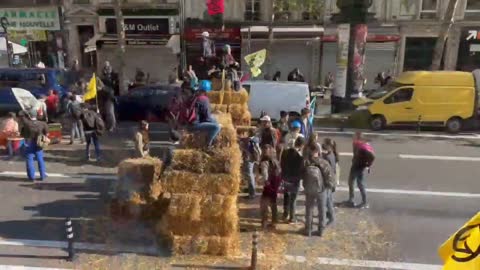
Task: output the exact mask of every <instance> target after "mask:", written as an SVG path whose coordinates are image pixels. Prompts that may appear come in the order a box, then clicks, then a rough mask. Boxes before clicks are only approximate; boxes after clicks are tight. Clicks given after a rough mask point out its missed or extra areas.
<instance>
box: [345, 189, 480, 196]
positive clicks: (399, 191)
mask: <svg viewBox="0 0 480 270" xmlns="http://www.w3.org/2000/svg"><path fill="white" fill-rule="evenodd" d="M337 190H338V191H348V187H337ZM367 192H371V193H382V194H397V195H419V196H438V197H457V198H480V194H479V193H461V192H439V191H425V190H405V189H379V188H367Z"/></svg>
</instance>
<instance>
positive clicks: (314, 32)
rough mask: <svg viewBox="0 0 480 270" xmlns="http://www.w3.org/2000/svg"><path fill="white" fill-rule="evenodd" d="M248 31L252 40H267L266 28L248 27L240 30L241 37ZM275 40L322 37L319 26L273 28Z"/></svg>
mask: <svg viewBox="0 0 480 270" xmlns="http://www.w3.org/2000/svg"><path fill="white" fill-rule="evenodd" d="M249 31H250V34H251V36H252V38H254V39H255V38H268V26H250V27H244V28H242V29H241V32H242V35H246V34H247V33H248V32H249ZM272 31H273V35H274V37H275V39H281V38H317V37H320V36H322V35H323V32H324V28H323V27H321V26H315V25H314V26H274V27H273V29H272Z"/></svg>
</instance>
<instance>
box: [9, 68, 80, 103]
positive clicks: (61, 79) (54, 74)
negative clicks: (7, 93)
mask: <svg viewBox="0 0 480 270" xmlns="http://www.w3.org/2000/svg"><path fill="white" fill-rule="evenodd" d="M70 77H71V76H69V75H68V72H67V71H65V70H62V69H54V68H0V88H4V87H18V88H23V89H26V90H28V91H30V92H31V93H32V94H33V95H34V96H35V97H37V98H38V97H40V96H41V95H47V93H48V90H56V91H57V92H58V93H59V94H60V96H63V95H64V94H65V93H66V92H67V91H68V85H71V83H72V82H70V80H69V78H70Z"/></svg>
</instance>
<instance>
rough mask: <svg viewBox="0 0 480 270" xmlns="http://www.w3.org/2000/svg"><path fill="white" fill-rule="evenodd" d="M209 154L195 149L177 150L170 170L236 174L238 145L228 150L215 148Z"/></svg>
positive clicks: (240, 159)
mask: <svg viewBox="0 0 480 270" xmlns="http://www.w3.org/2000/svg"><path fill="white" fill-rule="evenodd" d="M212 151H213V152H211V153H206V152H204V151H201V150H197V149H177V150H175V152H174V155H173V159H172V165H171V166H172V169H174V170H183V171H189V172H193V173H199V174H201V173H228V174H238V173H239V172H240V166H241V162H242V154H241V151H240V148H239V146H238V144H234V145H233V146H232V147H228V148H216V149H213V150H212Z"/></svg>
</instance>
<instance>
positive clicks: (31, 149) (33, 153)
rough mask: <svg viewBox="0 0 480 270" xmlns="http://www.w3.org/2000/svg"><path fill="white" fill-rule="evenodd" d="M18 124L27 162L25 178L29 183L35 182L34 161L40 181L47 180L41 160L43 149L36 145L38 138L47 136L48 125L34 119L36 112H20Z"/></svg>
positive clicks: (43, 163)
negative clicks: (20, 127) (23, 141)
mask: <svg viewBox="0 0 480 270" xmlns="http://www.w3.org/2000/svg"><path fill="white" fill-rule="evenodd" d="M19 122H20V124H21V126H22V129H21V132H20V134H21V135H22V137H23V138H24V139H25V158H26V160H27V176H28V179H29V180H30V181H34V180H35V165H34V159H36V160H37V162H38V170H39V172H40V181H43V180H45V179H46V178H47V173H46V168H45V161H44V159H43V149H42V148H41V147H40V146H39V145H38V144H37V141H38V137H39V136H41V135H44V136H47V134H48V125H47V124H46V123H45V122H42V121H38V120H37V119H36V112H35V111H32V112H30V113H26V112H23V111H22V112H20V114H19Z"/></svg>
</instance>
